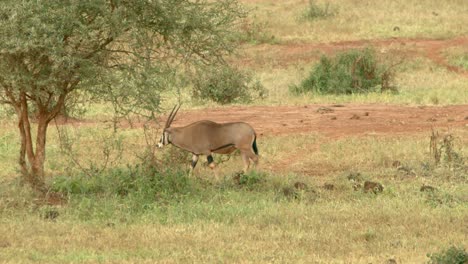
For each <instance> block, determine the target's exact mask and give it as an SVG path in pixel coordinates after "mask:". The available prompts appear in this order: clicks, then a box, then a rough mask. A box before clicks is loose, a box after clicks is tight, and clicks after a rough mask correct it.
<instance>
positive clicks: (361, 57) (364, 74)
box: [290, 48, 395, 94]
mask: <svg viewBox="0 0 468 264" xmlns="http://www.w3.org/2000/svg"><path fill="white" fill-rule="evenodd" d="M391 69H392V67H388V66H386V65H383V64H379V63H378V62H377V59H376V56H375V51H374V50H372V49H369V48H367V49H364V50H351V51H347V52H344V53H341V54H338V55H337V56H336V57H333V58H329V57H326V56H322V58H321V59H320V62H319V64H318V65H316V66H315V67H314V68H313V69H312V72H311V73H310V75H309V77H308V78H307V79H305V80H303V81H302V83H301V84H300V85H298V86H292V87H290V90H291V92H293V93H295V94H301V93H306V92H314V93H320V94H354V93H368V92H380V91H385V90H394V89H395V88H394V87H392V86H391V84H390V83H391V81H392V77H393V75H394V73H393V72H392V70H391Z"/></svg>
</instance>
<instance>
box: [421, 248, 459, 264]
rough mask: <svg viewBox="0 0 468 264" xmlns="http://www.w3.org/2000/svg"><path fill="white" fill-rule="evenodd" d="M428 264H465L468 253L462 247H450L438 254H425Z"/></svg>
mask: <svg viewBox="0 0 468 264" xmlns="http://www.w3.org/2000/svg"><path fill="white" fill-rule="evenodd" d="M427 257H428V258H430V259H431V260H430V261H429V262H428V263H430V264H465V263H468V252H466V250H465V249H464V248H463V247H455V246H451V247H449V248H448V249H447V250H444V251H442V252H439V253H433V254H427Z"/></svg>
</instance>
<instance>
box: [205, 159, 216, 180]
mask: <svg viewBox="0 0 468 264" xmlns="http://www.w3.org/2000/svg"><path fill="white" fill-rule="evenodd" d="M206 159H207V161H208V167H210V168H211V170H212V171H213V173H214V175H215V178H216V179H218V172H217V169H216V163H215V162H214V159H213V156H212V155H211V154H210V155H208V156H207V157H206Z"/></svg>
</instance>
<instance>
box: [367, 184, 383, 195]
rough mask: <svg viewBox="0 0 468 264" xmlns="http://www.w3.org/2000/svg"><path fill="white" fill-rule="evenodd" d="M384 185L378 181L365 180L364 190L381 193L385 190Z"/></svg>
mask: <svg viewBox="0 0 468 264" xmlns="http://www.w3.org/2000/svg"><path fill="white" fill-rule="evenodd" d="M383 189H384V188H383V186H382V184H380V183H378V182H371V181H366V182H364V192H366V193H367V192H373V193H380V192H382V191H383Z"/></svg>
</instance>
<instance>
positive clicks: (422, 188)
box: [419, 184, 436, 192]
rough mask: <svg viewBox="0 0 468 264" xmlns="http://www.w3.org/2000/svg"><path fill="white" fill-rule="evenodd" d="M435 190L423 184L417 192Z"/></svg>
mask: <svg viewBox="0 0 468 264" xmlns="http://www.w3.org/2000/svg"><path fill="white" fill-rule="evenodd" d="M435 190H436V188H434V187H432V186H430V185H425V184H423V186H421V188H420V189H419V191H421V192H433V191H435Z"/></svg>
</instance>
